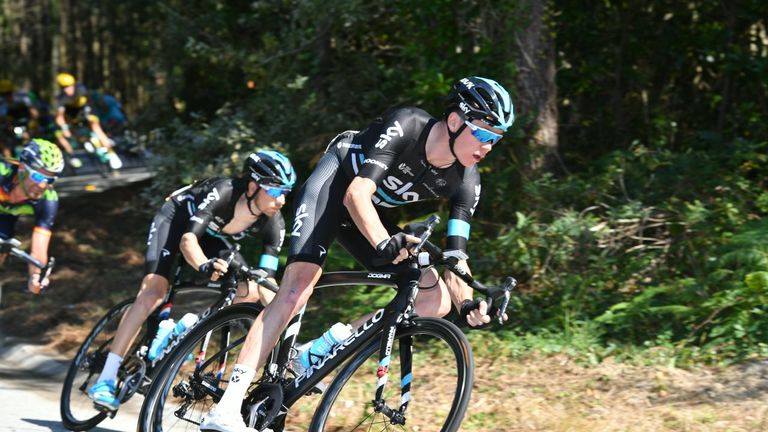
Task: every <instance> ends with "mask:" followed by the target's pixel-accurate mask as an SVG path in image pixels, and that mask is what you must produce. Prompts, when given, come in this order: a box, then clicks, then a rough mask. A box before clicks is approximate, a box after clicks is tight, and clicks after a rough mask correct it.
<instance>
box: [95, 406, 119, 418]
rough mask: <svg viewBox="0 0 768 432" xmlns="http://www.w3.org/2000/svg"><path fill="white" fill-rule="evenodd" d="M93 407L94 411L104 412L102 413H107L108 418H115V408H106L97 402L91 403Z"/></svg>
mask: <svg viewBox="0 0 768 432" xmlns="http://www.w3.org/2000/svg"><path fill="white" fill-rule="evenodd" d="M93 409H95V410H96V411H98V412H100V413H104V414H106V415H108V416H109V418H111V419H112V418H115V416H116V415H117V410H112V409H109V408H107V407H105V406H103V405H99V404H97V403H94V404H93Z"/></svg>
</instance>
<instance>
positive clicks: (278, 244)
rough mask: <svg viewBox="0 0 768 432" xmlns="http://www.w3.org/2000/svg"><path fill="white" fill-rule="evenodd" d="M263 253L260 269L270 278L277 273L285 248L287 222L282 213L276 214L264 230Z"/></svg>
mask: <svg viewBox="0 0 768 432" xmlns="http://www.w3.org/2000/svg"><path fill="white" fill-rule="evenodd" d="M262 235H263V245H264V246H263V251H262V253H261V256H260V257H259V268H261V269H263V270H264V271H266V272H267V274H268V275H269V276H270V277H274V276H275V274H276V273H277V266H278V264H279V259H278V256H279V255H280V249H282V248H283V241H284V240H285V220H284V219H283V215H282V214H281V213H280V212H277V213H275V215H274V216H272V217H271V218H269V221H268V222H267V223H266V224H265V225H264V228H263V229H262Z"/></svg>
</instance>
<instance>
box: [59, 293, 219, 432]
mask: <svg viewBox="0 0 768 432" xmlns="http://www.w3.org/2000/svg"><path fill="white" fill-rule="evenodd" d="M220 295H221V293H220V291H219V290H218V289H214V288H207V287H180V288H176V293H175V300H174V307H173V312H172V314H171V318H175V319H177V318H179V317H181V316H182V315H184V314H185V313H187V312H200V311H202V310H204V309H205V308H206V307H208V306H210V305H212V304H214V303H215V302H216V300H217V299H218V298H219V297H220ZM133 302H134V299H127V300H124V301H123V302H121V303H119V304H118V305H116V306H114V307H113V308H112V309H110V310H109V311H108V312H107V313H106V314H105V315H104V316H103V317H102V318H101V319H100V320H99V321H98V322H97V323H96V325H95V326H94V328H93V330H91V332H90V334H89V335H88V337H86V339H85V341H84V342H83V344H82V345H81V346H80V348H79V349H78V351H77V354H76V355H75V358H74V359H73V360H72V363H70V365H69V370H68V371H67V375H66V377H65V378H64V385H63V387H62V390H61V400H60V404H59V405H60V412H61V421H62V424H63V425H64V426H65V427H66V428H67V429H70V430H78V431H81V430H88V429H92V428H93V427H95V426H96V425H97V424H99V423H100V422H101V421H102V420H104V419H105V418H106V416H107V414H105V413H103V412H101V411H99V410H97V409H96V408H94V406H93V401H91V399H90V398H89V397H88V389H89V388H90V387H91V386H92V385H93V384H95V382H96V379H97V378H98V377H99V374H100V373H101V370H102V369H103V368H104V363H105V362H106V359H107V355H108V354H109V350H110V347H111V345H112V339H113V338H114V336H115V333H116V332H117V328H118V326H119V324H120V321H121V320H122V317H123V314H124V313H125V311H127V310H128V308H129V307H130V306H131V305H132V304H133ZM139 335H140V337H138V338H137V339H136V341H135V342H134V344H133V346H131V348H130V349H129V351H128V353H129V354H128V355H127V356H126V358H125V360H124V361H123V364H122V365H121V367H120V371H119V373H118V385H121V384H122V383H123V381H124V379H125V378H126V377H127V376H128V375H130V374H132V373H133V372H135V371H136V370H138V368H139V366H140V365H139V361H138V359H137V358H136V356H135V353H136V351H137V349H138V348H139V346H141V345H144V344H148V340H149V338H150V337H151V335H147V324H146V323H144V324H143V325H142V328H141V330H140V331H139ZM129 397H130V395H129Z"/></svg>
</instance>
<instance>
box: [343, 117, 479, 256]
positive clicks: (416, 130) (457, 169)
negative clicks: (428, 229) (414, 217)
mask: <svg viewBox="0 0 768 432" xmlns="http://www.w3.org/2000/svg"><path fill="white" fill-rule="evenodd" d="M436 123H437V121H436V120H435V119H434V118H432V117H431V116H430V115H429V114H427V113H426V112H425V111H423V110H421V109H418V108H401V109H397V110H394V111H391V112H389V113H387V114H385V115H384V116H382V117H380V118H378V119H377V120H376V121H374V122H373V123H372V124H370V125H369V126H368V127H367V128H366V129H365V130H363V131H360V132H357V133H355V132H348V133H346V134H342V135H340V136H339V137H337V139H335V140H334V141H333V142H332V143H331V145H330V147H335V151H337V152H339V155H340V157H341V158H342V169H343V170H344V172H345V173H346V174H347V176H348V178H352V177H354V176H360V177H365V178H368V179H370V180H372V181H373V182H374V183H376V186H377V188H376V193H375V194H374V195H373V196H372V200H373V202H374V204H375V205H376V206H379V207H396V206H400V205H403V204H408V203H411V202H416V201H423V200H430V199H436V198H449V199H450V201H451V211H450V216H449V220H448V248H447V249H448V250H449V251H451V250H461V251H465V250H466V243H467V240H468V239H469V220H470V218H471V216H472V214H473V213H474V212H475V208H476V206H477V203H478V201H479V200H480V189H481V188H480V174H479V173H478V171H477V167H475V166H472V167H464V166H462V165H461V164H460V163H458V162H456V163H454V164H453V165H451V166H450V167H447V168H437V167H434V166H432V165H431V164H430V163H429V162H428V161H427V157H426V142H427V136H428V135H429V131H430V130H431V129H432V127H433V126H434V125H435V124H436ZM329 150H332V148H329Z"/></svg>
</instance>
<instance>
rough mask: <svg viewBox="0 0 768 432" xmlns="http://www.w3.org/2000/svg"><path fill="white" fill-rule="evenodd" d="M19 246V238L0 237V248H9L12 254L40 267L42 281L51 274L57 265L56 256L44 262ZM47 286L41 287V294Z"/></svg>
mask: <svg viewBox="0 0 768 432" xmlns="http://www.w3.org/2000/svg"><path fill="white" fill-rule="evenodd" d="M19 246H21V242H20V241H19V240H18V239H15V238H9V239H0V249H7V251H8V253H10V254H11V255H13V256H15V257H16V258H19V259H21V260H22V261H24V262H26V263H27V264H30V265H33V266H35V267H37V268H39V269H40V281H41V282H42V281H44V280H45V279H46V278H47V277H48V276H50V275H51V273H52V272H53V267H54V266H55V265H56V258H54V257H50V258H48V262H47V263H46V264H43V263H41V262H40V261H39V260H38V259H37V258H35V257H33V256H32V255H30V254H28V253H27V252H26V251H24V250H22V249H19ZM46 288H48V286H47V285H46V286H44V287H41V289H40V294H42V293H43V292H45V289H46Z"/></svg>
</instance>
